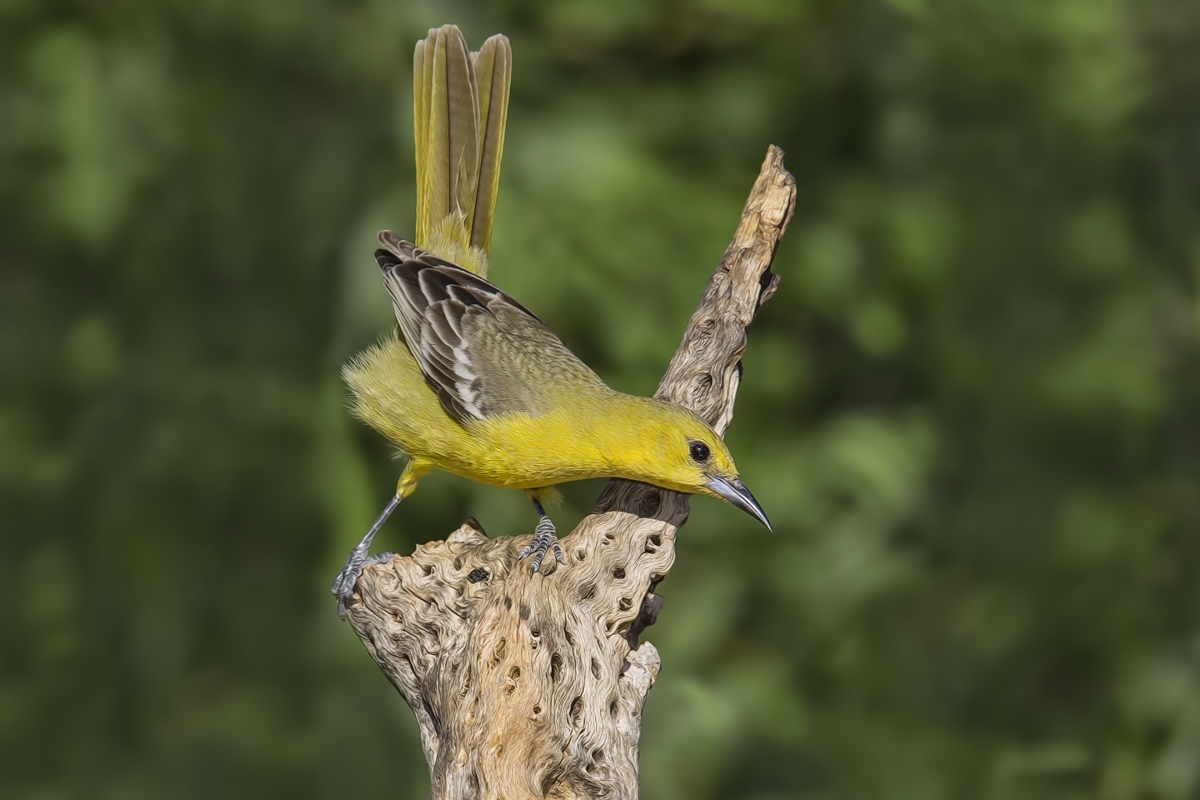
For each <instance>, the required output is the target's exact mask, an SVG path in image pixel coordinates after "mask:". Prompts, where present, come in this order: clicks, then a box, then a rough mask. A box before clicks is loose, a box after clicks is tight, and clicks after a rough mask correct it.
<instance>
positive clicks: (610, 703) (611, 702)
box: [608, 697, 617, 717]
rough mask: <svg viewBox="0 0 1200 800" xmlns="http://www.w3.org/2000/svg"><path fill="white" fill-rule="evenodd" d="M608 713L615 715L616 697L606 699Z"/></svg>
mask: <svg viewBox="0 0 1200 800" xmlns="http://www.w3.org/2000/svg"><path fill="white" fill-rule="evenodd" d="M608 715H609V716H610V717H615V716H616V715H617V698H615V697H614V698H613V699H612V700H609V701H608Z"/></svg>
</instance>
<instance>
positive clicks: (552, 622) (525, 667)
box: [347, 146, 796, 800]
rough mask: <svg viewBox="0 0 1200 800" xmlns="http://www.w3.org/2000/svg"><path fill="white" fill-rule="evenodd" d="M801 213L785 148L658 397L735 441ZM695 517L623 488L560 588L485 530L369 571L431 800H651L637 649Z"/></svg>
mask: <svg viewBox="0 0 1200 800" xmlns="http://www.w3.org/2000/svg"><path fill="white" fill-rule="evenodd" d="M795 195H796V185H795V181H794V179H793V178H792V176H791V175H790V174H788V172H787V171H786V170H785V169H784V168H783V151H782V150H780V149H779V148H777V147H775V146H772V147H771V148H770V149H769V150H768V151H767V157H766V160H765V161H764V162H763V166H762V171H761V172H760V173H759V176H758V180H757V181H756V182H755V184H754V188H753V189H752V190H751V192H750V197H749V199H748V200H747V202H746V207H745V209H744V211H743V212H742V219H741V222H740V224H739V225H738V227H737V232H736V233H735V235H734V237H733V241H732V242H731V243H730V245H729V248H728V249H727V250H726V251H725V255H724V257H723V258H722V259H721V264H720V266H719V267H718V268H717V270H716V272H715V273H714V274H713V276H712V277H711V279H710V280H709V282H708V286H707V288H706V289H705V291H704V295H703V297H702V298H701V300H700V303H699V305H698V307H697V309H696V311H695V313H694V314H693V315H692V318H691V321H690V322H689V323H688V326H687V330H686V331H685V333H684V336H683V342H682V344H680V346H679V350H678V351H677V352H676V354H675V356H674V358H673V359H672V360H671V364H670V366H669V367H668V369H667V372H666V375H665V376H664V377H663V379H662V382H661V383H660V384H659V387H658V391H657V393H656V394H657V396H658V397H660V398H664V399H666V400H670V401H671V402H674V403H678V404H680V405H683V406H686V407H688V408H690V409H692V410H693V411H695V412H696V413H697V414H699V415H700V416H701V417H703V418H704V419H706V420H707V421H708V422H710V423H711V424H712V425H713V426H714V427H715V428H716V429H717V431H718V432H719V433H722V434H723V433H724V431H725V429H726V428H727V427H728V425H729V423H730V421H731V420H732V418H733V404H734V397H735V395H736V393H737V388H738V383H739V381H740V379H741V374H742V370H741V364H740V358H741V356H742V353H743V352H744V351H745V347H746V326H747V325H749V324H750V321H751V320H752V319H753V318H754V314H755V312H756V311H757V310H758V308H759V307H760V306H761V305H762V304H763V303H765V302H766V301H767V299H768V298H770V296H771V295H772V293H773V292H774V291H775V286H776V284H777V283H778V280H779V278H778V276H776V275H773V274H772V273H771V271H770V265H771V260H772V258H773V257H774V255H775V249H776V246H777V245H778V243H779V239H780V237H781V236H782V235H783V232H784V229H785V228H786V227H787V223H788V220H789V219H790V218H791V215H792V210H793V208H794V205H795ZM687 516H688V496H687V495H683V494H679V493H676V492H671V491H667V490H664V489H659V488H657V487H654V486H648V485H645V484H639V483H632V482H629V481H621V480H614V481H611V482H610V483H609V484H608V486H607V487H606V488H605V489H604V491H603V493H602V494H601V496H600V498H599V500H598V501H597V503H596V506H595V508H594V509H593V510H592V513H591V515H590V516H588V517H587V518H586V519H584V520H583V522H581V523H580V525H579V527H578V528H576V529H575V530H574V531H573V532H572V533H571V534H570V535H569V536H567V537H566V538H564V539H563V540H562V547H563V551H564V553H565V554H566V557H567V563H566V565H564V566H561V567H558V568H557V569H554V571H553V572H551V573H550V574H549V575H546V574H538V575H533V576H531V575H530V574H529V568H528V564H527V563H524V562H518V561H517V553H518V552H519V551H520V550H521V548H522V547H523V546H524V545H525V544H526V543H527V542H528V541H529V539H530V536H529V535H524V536H516V537H499V538H496V539H489V538H488V537H487V536H486V535H485V534H484V532H483V530H482V528H480V526H479V524H478V523H477V522H475V521H474V520H468V521H467V522H466V523H464V524H463V526H462V527H461V528H459V529H458V530H457V531H455V532H453V533H452V534H450V535H449V536H448V537H447V538H446V540H445V541H436V542H429V543H428V544H424V545H420V546H418V547H417V548H416V551H415V552H414V553H413V554H412V555H411V556H407V557H401V556H396V557H395V558H394V559H393V560H392V561H391V562H388V563H384V564H379V565H376V566H374V567H369V568H367V570H366V571H365V572H364V573H363V576H362V578H361V579H360V580H359V582H358V585H357V587H356V590H357V595H358V596H357V602H354V603H352V604H351V605H350V606H349V608H348V615H347V618H348V620H349V622H350V624H351V626H352V627H353V629H354V632H355V633H357V634H358V636H359V638H360V639H361V640H362V642H363V644H365V645H366V647H367V651H368V652H369V653H370V654H371V657H372V658H374V659H375V662H376V663H377V664H379V667H380V669H382V670H383V673H384V674H385V675H386V676H387V677H388V679H389V680H390V681H391V682H392V684H393V685H394V686H395V687H396V688H397V689H398V690H399V691H400V694H401V695H402V696H403V697H404V699H405V700H406V701H407V702H408V705H409V706H410V707H411V708H412V710H413V712H414V713H415V714H416V717H417V722H418V723H419V724H420V727H421V743H422V746H423V748H424V751H425V759H426V761H427V762H428V764H429V774H430V779H431V783H432V791H431V797H432V798H435V799H436V800H441V799H442V798H446V799H447V800H451V799H452V800H461V799H462V798H480V800H490V799H491V798H497V799H498V798H506V800H525V799H526V798H559V799H565V798H594V797H606V798H636V797H637V796H638V759H637V754H638V737H639V734H640V731H641V713H642V706H643V704H644V703H645V700H646V694H647V692H649V690H650V687H651V686H652V685H653V684H654V681H655V678H656V677H657V676H658V670H659V665H660V661H659V656H658V651H657V650H656V649H655V648H654V645H652V644H651V643H650V642H641V643H640V644H639V637H640V635H641V633H642V631H643V630H644V629H645V628H646V627H647V626H649V625H652V624H653V623H654V621H655V618H656V617H657V615H658V612H659V609H660V608H661V607H662V599H661V598H660V597H659V596H658V595H657V594H655V592H654V590H655V587H656V586H657V585H658V583H659V581H661V580H662V579H663V577H664V576H665V575H666V574H667V571H668V570H669V569H670V568H671V564H672V562H673V561H674V560H675V532H676V531H677V530H678V529H679V527H680V526H682V525H683V523H684V522H685V521H686V520H687ZM549 562H550V563H551V565H553V563H554V560H553V558H552V557H551V558H550V559H549ZM543 569H546V568H545V567H544V568H543Z"/></svg>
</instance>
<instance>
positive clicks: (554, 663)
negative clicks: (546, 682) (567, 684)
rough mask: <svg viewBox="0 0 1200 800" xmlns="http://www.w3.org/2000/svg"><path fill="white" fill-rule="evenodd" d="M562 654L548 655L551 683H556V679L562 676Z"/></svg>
mask: <svg viewBox="0 0 1200 800" xmlns="http://www.w3.org/2000/svg"><path fill="white" fill-rule="evenodd" d="M562 663H563V660H562V656H560V655H559V654H558V653H555V654H554V655H552V656H550V680H551V682H553V683H558V679H559V678H561V677H562Z"/></svg>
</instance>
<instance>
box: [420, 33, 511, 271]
mask: <svg viewBox="0 0 1200 800" xmlns="http://www.w3.org/2000/svg"><path fill="white" fill-rule="evenodd" d="M511 72H512V51H511V49H510V48H509V44H508V39H507V38H505V37H504V36H502V35H496V36H493V37H491V38H490V39H488V40H487V41H486V42H485V43H484V45H483V47H482V48H480V51H479V52H478V53H472V52H470V51H469V50H468V49H467V45H466V41H465V40H464V39H463V36H462V33H461V32H460V31H459V30H458V28H457V27H455V26H454V25H444V26H442V27H441V28H434V29H431V30H430V31H429V36H428V37H427V38H425V39H423V40H422V41H420V42H418V43H417V48H416V51H415V52H414V54H413V106H414V107H413V125H414V134H415V137H414V138H415V141H416V161H417V230H416V240H417V245H418V246H419V247H421V248H422V249H425V250H428V251H429V252H432V253H435V254H437V255H440V256H442V257H444V258H447V259H451V260H455V261H457V262H458V263H461V264H462V265H463V266H464V267H467V268H468V269H471V270H472V271H474V272H477V273H479V274H480V275H483V274H486V270H487V253H488V250H489V249H490V246H491V238H492V220H493V216H494V213H495V208H496V190H497V187H498V181H499V175H500V158H501V156H502V154H503V150H504V124H505V121H506V118H507V115H508V87H509V81H510V77H511Z"/></svg>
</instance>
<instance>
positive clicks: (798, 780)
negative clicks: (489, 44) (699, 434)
mask: <svg viewBox="0 0 1200 800" xmlns="http://www.w3.org/2000/svg"><path fill="white" fill-rule="evenodd" d="M447 21H453V22H457V23H458V24H459V25H460V26H462V27H463V28H464V31H465V32H466V34H467V37H468V40H469V41H470V42H472V43H475V44H478V43H479V42H481V41H482V40H483V38H484V37H485V36H487V35H489V34H491V33H493V32H495V31H503V32H505V33H507V34H508V35H509V36H510V37H511V39H512V42H513V48H514V51H515V70H514V80H515V83H514V87H513V100H512V112H511V128H510V131H509V136H508V141H507V144H508V150H507V154H506V161H505V167H504V174H503V179H502V188H501V196H500V197H501V199H500V208H499V212H498V221H497V231H496V240H495V251H494V254H493V272H492V276H493V277H494V278H495V279H496V280H497V281H498V282H499V283H501V284H502V285H503V286H505V287H506V288H507V289H509V290H511V291H512V292H513V293H514V294H516V295H517V296H518V297H520V298H522V300H523V301H524V302H525V303H527V304H528V305H529V306H530V307H531V308H533V309H534V310H535V311H536V312H537V313H539V314H540V315H541V316H542V317H543V318H544V319H546V320H547V321H548V322H549V323H550V324H551V326H552V327H554V328H555V329H556V330H558V331H559V332H560V333H561V334H562V335H563V336H564V338H565V339H566V340H567V341H568V343H569V344H571V345H572V346H573V347H574V348H576V350H577V351H578V352H579V353H580V354H581V355H583V356H584V357H585V358H586V359H587V360H588V361H589V362H590V363H592V364H593V365H595V366H596V368H597V369H598V371H600V372H601V374H602V375H604V376H605V377H606V378H607V379H609V380H610V381H611V382H612V383H613V384H614V385H616V386H617V387H618V388H622V389H625V390H629V391H636V392H642V393H646V392H650V391H652V390H653V387H654V385H655V383H656V381H657V378H658V376H659V374H660V373H661V371H662V369H663V368H664V365H665V363H666V361H667V359H668V358H669V356H670V353H671V352H672V351H673V349H674V347H675V346H676V344H677V342H678V339H679V335H680V332H681V330H682V327H683V324H684V322H685V320H686V319H687V316H688V314H689V312H690V310H691V307H692V305H693V303H694V302H695V300H696V298H697V297H698V295H699V293H700V290H701V288H702V285H703V282H704V280H705V278H706V276H707V274H708V273H709V271H710V270H711V268H712V267H713V266H714V265H715V263H716V262H717V260H718V259H719V257H720V254H721V252H722V250H723V248H724V247H725V244H726V242H727V241H728V237H729V235H730V233H731V232H732V230H733V227H734V224H735V223H736V220H737V218H738V213H739V210H740V207H741V204H742V201H743V199H744V198H745V194H746V192H747V190H748V189H749V186H750V183H751V181H752V179H753V177H754V175H755V173H756V170H757V167H758V164H759V162H760V160H761V158H762V155H763V153H764V151H765V148H766V145H767V144H768V143H769V142H774V143H777V144H779V145H781V146H783V147H784V148H785V149H786V150H787V151H788V160H787V163H788V166H789V167H790V169H791V170H792V171H793V172H794V173H795V175H796V177H797V179H798V182H799V185H800V201H799V206H798V209H797V213H796V217H795V220H794V221H793V223H792V227H791V230H790V231H789V233H788V235H787V236H786V237H785V240H784V244H783V246H782V247H781V249H780V251H779V254H778V258H777V261H776V271H777V272H779V273H780V274H781V275H782V276H783V282H782V284H781V287H780V291H779V293H778V294H777V295H776V297H775V299H774V300H773V301H772V302H771V303H770V304H769V305H768V306H766V307H765V309H764V311H763V313H762V315H761V316H760V318H759V320H758V321H757V322H756V324H755V327H754V329H753V330H752V332H751V342H750V348H749V351H748V353H747V355H746V358H745V366H746V377H745V381H744V383H743V388H742V392H741V396H740V398H739V403H738V416H737V419H736V420H735V423H734V425H733V427H732V429H731V431H730V441H731V446H732V449H733V451H734V453H735V454H736V455H737V458H738V461H739V464H740V466H741V468H742V471H743V475H744V476H745V477H746V479H747V482H748V483H749V485H750V486H751V487H753V488H754V490H755V492H756V494H757V495H758V497H759V499H760V500H761V501H762V503H763V505H764V506H765V507H766V508H767V510H768V511H769V513H770V514H771V516H772V519H773V520H774V521H775V522H776V524H777V527H776V532H775V534H773V535H768V534H766V533H765V532H764V531H762V530H760V529H758V528H756V527H755V526H754V524H753V523H752V522H751V521H750V520H748V519H747V518H745V517H744V515H740V514H739V513H738V512H736V511H735V510H733V509H731V508H728V507H725V506H723V505H721V504H719V503H717V502H715V501H709V500H705V499H698V500H695V501H694V502H693V508H694V512H695V513H694V514H693V518H692V520H691V522H690V523H689V524H688V526H687V527H686V528H685V529H684V530H683V532H682V535H681V537H680V542H679V559H678V561H677V564H676V567H675V569H674V570H673V571H672V573H671V575H670V577H669V578H668V580H667V581H666V582H665V583H664V584H663V587H662V590H663V592H664V594H665V596H666V599H667V606H666V610H665V612H664V613H663V615H662V617H661V618H660V622H659V624H658V625H657V626H656V627H654V628H652V629H651V630H650V631H649V638H650V639H652V640H653V641H654V642H655V643H656V644H657V645H658V646H659V647H660V648H661V650H662V653H663V657H664V669H663V672H662V676H661V680H660V683H659V685H658V686H657V687H656V688H655V689H654V691H653V692H652V693H651V696H650V700H649V704H648V707H647V710H646V716H645V728H644V731H643V739H642V745H643V748H642V756H643V787H644V793H645V796H646V797H650V798H657V799H659V800H685V799H686V800H703V799H704V798H725V797H730V798H732V797H738V798H747V799H748V800H776V799H777V798H813V799H814V800H815V799H816V798H822V799H826V798H878V797H888V798H912V799H913V800H937V799H938V798H960V797H971V798H996V799H997V800H1001V799H1007V798H1051V797H1053V798H1098V799H1099V800H1118V798H1194V797H1200V613H1198V612H1200V581H1197V579H1196V576H1197V575H1198V574H1200V483H1198V481H1200V416H1198V408H1200V374H1198V372H1197V354H1198V353H1197V350H1198V346H1197V345H1198V329H1197V322H1198V319H1197V315H1198V314H1200V299H1198V297H1197V291H1196V288H1197V287H1196V285H1197V281H1198V280H1200V223H1198V222H1197V220H1200V6H1198V5H1197V4H1196V3H1194V2H1190V0H1138V1H1137V2H1134V1H1133V0H1128V2H1118V0H958V1H957V2H950V0H658V1H656V2H655V1H652V2H645V1H644V0H609V1H608V2H593V0H567V2H548V1H544V0H500V1H499V2H496V3H492V4H488V5H481V4H475V3H467V2H461V3H450V4H447V3H437V2H433V0H425V2H411V1H406V0H340V1H338V2H335V1H334V0H304V2H294V1H291V2H287V1H285V0H253V2H231V1H230V0H209V1H207V2H184V0H157V2H155V1H154V0H109V1H108V2H88V1H87V0H2V2H0V370H2V372H0V379H2V386H3V391H2V392H0V506H2V509H3V522H2V526H0V530H2V537H0V596H2V599H3V602H4V608H5V609H6V613H5V614H4V615H3V622H0V626H2V627H0V641H2V642H3V645H0V795H2V796H3V797H5V798H30V799H31V800H32V799H33V798H37V800H50V799H51V798H67V797H87V798H163V797H178V798H212V797H230V798H238V797H256V798H268V797H285V796H286V797H292V798H300V797H314V798H316V797H332V796H357V797H394V796H400V797H420V796H423V795H424V794H425V793H426V792H427V778H426V771H425V766H424V763H423V760H422V758H421V755H420V747H419V743H418V740H417V734H416V726H415V723H414V722H413V721H412V719H411V716H410V713H409V711H408V710H407V709H406V708H405V707H404V706H403V703H402V701H401V700H400V699H399V697H397V696H396V695H395V693H394V692H393V691H392V690H391V688H390V687H389V686H388V685H387V683H386V681H385V680H384V679H383V677H382V676H381V675H380V674H379V673H378V671H377V670H376V668H375V667H374V665H373V664H372V663H371V661H370V659H369V658H368V657H367V656H366V655H365V654H364V653H363V652H362V649H361V647H360V646H359V645H358V644H357V643H356V642H355V641H354V637H353V635H352V633H351V632H350V630H349V629H348V628H347V627H346V626H344V625H342V624H340V623H339V622H338V620H337V618H336V616H335V614H334V610H333V602H332V600H331V599H330V597H329V596H328V594H327V589H328V584H329V581H330V579H331V577H332V576H333V574H334V573H335V572H336V570H337V568H338V567H339V566H340V565H341V563H342V560H343V559H344V557H345V554H346V552H347V550H348V548H349V547H350V545H351V543H352V542H353V541H354V540H356V539H357V538H358V536H359V534H360V533H361V531H362V530H363V529H364V527H365V526H366V525H367V524H368V523H369V521H370V520H371V519H372V518H373V516H374V514H375V513H376V512H377V511H378V508H379V507H380V506H381V504H382V503H383V501H384V500H385V499H386V497H387V496H388V495H389V492H390V491H391V488H392V481H393V480H394V478H395V476H396V474H397V467H396V465H395V464H394V463H392V462H390V461H389V459H388V456H389V450H388V447H387V446H386V444H385V443H383V442H381V441H380V440H379V439H378V437H377V436H375V435H374V434H372V433H371V432H370V431H367V430H365V429H364V428H363V426H361V425H359V424H358V423H356V422H354V421H353V420H351V419H350V418H349V417H348V415H347V414H346V413H345V410H344V400H345V397H344V389H343V388H342V386H341V385H340V381H339V379H338V365H339V364H340V363H341V362H342V361H343V360H344V359H345V358H346V357H348V356H349V355H350V354H351V353H353V352H355V351H356V350H357V349H359V348H361V347H362V346H364V345H365V344H367V343H369V342H370V341H372V340H373V339H374V338H375V337H376V336H378V335H379V334H380V333H382V332H383V331H385V330H387V328H388V325H389V321H388V319H389V314H390V309H389V305H388V302H387V299H386V296H385V294H384V292H383V291H382V289H381V288H380V285H379V279H378V275H377V271H376V269H375V266H374V264H373V263H372V261H371V259H370V251H371V250H372V248H373V247H374V242H373V234H374V232H375V231H376V230H377V229H379V228H382V227H391V228H394V229H396V230H398V231H405V230H409V229H410V226H411V220H412V218H413V201H412V194H413V191H412V181H413V168H412V164H411V159H412V147H411V142H410V139H411V134H410V130H411V128H410V126H411V111H410V109H409V103H410V102H411V93H410V90H409V88H408V87H409V85H410V84H409V80H410V63H411V61H410V58H411V52H412V47H413V44H414V42H415V41H416V39H417V38H419V37H420V36H422V35H423V34H424V32H425V30H426V29H427V28H428V27H430V26H431V25H436V24H441V23H443V22H447ZM597 489H598V486H597V485H596V484H594V483H593V484H584V485H579V486H573V487H569V491H568V505H567V507H566V508H565V509H564V510H563V511H562V512H560V514H559V518H560V526H561V527H563V528H567V527H569V526H570V525H573V524H574V522H575V520H577V519H578V517H579V516H580V515H582V514H583V513H584V512H585V510H586V508H587V506H588V503H589V501H590V499H591V498H593V497H594V496H595V493H596V491H597ZM467 514H475V515H477V516H478V517H479V518H480V520H482V522H483V524H484V526H485V527H486V528H487V529H488V531H489V532H491V533H492V534H493V535H495V534H501V533H504V534H512V533H517V532H522V531H524V530H526V529H528V528H529V527H530V526H531V525H532V521H533V520H532V517H531V514H530V512H529V511H528V509H527V508H526V507H525V504H524V501H523V500H522V499H521V497H520V495H519V494H518V493H515V492H508V493H506V492H502V491H499V490H491V489H486V488H482V487H477V486H474V485H470V484H468V483H466V482H464V481H462V480H459V479H455V478H451V477H447V476H442V477H437V476H434V477H431V478H429V479H427V480H426V482H425V483H423V485H422V488H421V491H419V492H418V493H417V494H416V495H415V496H414V498H413V499H412V501H411V502H410V503H406V504H405V507H404V509H402V511H401V512H400V513H399V514H398V515H396V516H395V517H394V518H393V520H394V522H393V523H390V524H389V526H388V529H387V530H386V531H385V534H384V535H383V536H381V537H380V544H381V546H382V547H386V548H389V549H396V550H400V551H406V550H407V549H409V548H411V547H412V545H413V543H414V542H415V541H421V540H423V539H425V538H430V537H434V536H439V535H441V534H443V533H445V532H448V531H449V530H451V529H452V528H453V527H454V526H456V525H457V524H458V523H459V521H461V519H462V518H463V517H464V516H466V515H467Z"/></svg>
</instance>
